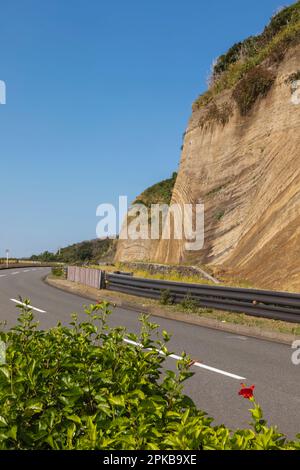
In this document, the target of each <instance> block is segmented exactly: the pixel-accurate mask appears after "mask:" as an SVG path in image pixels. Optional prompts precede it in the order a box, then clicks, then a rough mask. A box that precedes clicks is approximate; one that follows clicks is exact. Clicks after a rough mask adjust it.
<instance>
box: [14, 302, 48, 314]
mask: <svg viewBox="0 0 300 470" xmlns="http://www.w3.org/2000/svg"><path fill="white" fill-rule="evenodd" d="M10 300H11V301H12V302H15V303H16V304H18V305H22V306H23V307H28V308H31V309H32V310H35V311H36V312H39V313H47V312H46V311H45V310H41V309H40V308H36V307H33V306H32V305H26V304H24V303H23V302H20V300H16V299H10Z"/></svg>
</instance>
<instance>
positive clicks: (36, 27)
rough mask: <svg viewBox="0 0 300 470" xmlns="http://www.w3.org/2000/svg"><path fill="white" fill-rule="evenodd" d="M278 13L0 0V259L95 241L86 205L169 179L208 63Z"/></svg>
mask: <svg viewBox="0 0 300 470" xmlns="http://www.w3.org/2000/svg"><path fill="white" fill-rule="evenodd" d="M291 3H293V2H292V1H286V2H285V4H288V5H290V4H291ZM280 6H282V2H281V0H263V1H262V0H251V2H250V1H248V0H247V1H246V0H227V1H224V0H214V1H213V0H211V1H207V0H106V1H104V0H64V1H62V0H43V1H41V0H0V8H1V10H0V18H1V20H0V21H1V26H0V44H1V48H0V50H1V53H0V80H4V81H5V82H6V86H7V104H6V105H2V106H0V156H1V159H0V162H1V171H0V174H1V182H0V188H1V199H0V211H1V232H0V256H3V255H4V252H5V249H6V248H10V249H11V253H12V255H14V256H28V255H30V254H32V253H33V252H35V253H37V252H40V251H43V250H46V249H49V250H56V249H57V248H58V247H59V246H65V245H66V244H69V243H72V242H77V241H81V240H84V239H91V238H95V236H96V233H95V230H96V224H97V218H96V207H97V205H98V204H100V203H104V202H109V203H116V201H117V199H118V196H119V195H128V198H129V200H132V199H133V198H134V197H135V196H136V195H138V194H139V193H140V192H141V191H142V190H143V189H145V188H146V187H148V186H149V185H151V184H153V183H156V182H158V181H160V180H161V179H165V178H167V177H169V176H170V175H171V173H172V172H173V171H175V170H176V169H177V167H178V163H179V159H180V146H181V140H182V133H183V132H184V130H185V128H186V125H187V122H188V119H189V116H190V113H191V104H192V102H193V100H194V99H195V98H196V97H197V96H198V94H200V93H201V92H202V91H204V90H205V89H206V80H207V77H208V75H209V71H210V68H211V64H212V62H213V60H214V59H215V58H216V57H217V56H218V55H220V54H221V53H223V52H225V51H226V50H227V49H228V48H229V47H230V46H231V45H232V44H233V43H234V42H237V41H239V40H241V39H243V38H245V37H247V36H249V35H251V34H257V33H259V32H261V31H262V29H263V27H264V25H265V24H266V23H267V21H268V20H269V18H270V16H271V15H272V14H273V13H274V12H275V11H276V10H277V9H278V7H280Z"/></svg>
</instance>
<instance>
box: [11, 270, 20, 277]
mask: <svg viewBox="0 0 300 470" xmlns="http://www.w3.org/2000/svg"><path fill="white" fill-rule="evenodd" d="M16 274H20V271H16V272H14V273H10V275H11V276H15V275H16Z"/></svg>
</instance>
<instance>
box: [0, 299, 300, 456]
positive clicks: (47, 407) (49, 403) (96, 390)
mask: <svg viewBox="0 0 300 470" xmlns="http://www.w3.org/2000/svg"><path fill="white" fill-rule="evenodd" d="M24 303H25V304H27V307H22V308H21V315H20V317H19V320H18V326H16V327H14V328H12V329H11V330H9V331H8V332H6V333H4V332H2V333H1V335H0V336H1V340H2V341H3V342H5V344H6V346H7V349H6V363H5V364H2V365H0V449H2V450H8V449H17V450H23V449H24V450H25V449H33V450H48V449H54V450H62V449H66V450H69V449H76V450H80V449H91V450H92V449H93V450H94V449H96V450H97V449H101V450H135V449H146V450H156V449H158V450H160V449H161V450H173V449H175V450H197V449H200V450H207V449H208V450H214V449H220V450H230V449H234V450H239V449H240V450H244V449H245V450H265V449H299V448H300V443H299V441H296V442H290V441H288V440H287V439H286V438H285V437H284V436H283V435H282V434H280V433H279V432H278V431H277V429H276V428H269V427H268V426H267V424H266V422H265V421H264V419H263V416H262V412H261V409H260V407H259V406H258V405H256V404H255V402H254V396H253V390H254V387H250V388H247V387H246V386H243V388H242V390H241V391H240V395H241V396H242V397H244V398H245V399H247V400H250V401H251V402H253V405H254V407H253V409H252V410H251V414H252V419H253V426H252V429H246V430H238V431H236V432H231V431H230V430H229V429H227V428H226V427H224V426H215V427H213V426H212V419H210V418H208V417H207V416H206V415H205V413H203V412H202V411H200V410H198V409H197V408H196V406H195V404H194V403H193V402H192V400H191V399H190V398H188V397H187V396H185V395H184V394H183V392H182V388H183V382H184V381H185V380H186V379H188V378H189V377H190V376H191V375H193V374H192V373H191V370H190V368H191V366H192V365H193V361H191V360H190V358H188V357H187V356H186V355H184V354H183V355H182V359H181V360H180V361H178V363H177V369H178V372H177V373H175V372H174V371H169V370H164V371H162V366H163V364H164V362H165V359H166V357H167V356H168V355H169V354H170V353H169V351H168V350H167V347H166V343H167V341H168V340H169V335H168V334H167V333H166V332H163V333H162V336H163V339H162V340H153V339H152V338H153V336H156V334H157V328H158V326H157V325H154V324H151V323H149V321H148V319H147V317H143V318H142V328H141V333H140V334H139V335H133V334H131V335H130V334H126V332H125V330H124V329H123V328H113V329H111V328H109V327H108V326H107V315H108V314H109V313H110V312H109V306H108V304H106V303H103V304H98V305H92V306H90V307H89V308H87V309H86V310H85V313H86V315H87V319H86V321H84V322H81V323H80V322H78V319H77V316H76V315H73V321H72V322H71V324H70V327H64V326H61V325H58V326H57V327H55V328H52V329H50V330H47V331H43V330H38V329H37V324H36V323H35V322H34V318H33V314H32V311H31V309H30V308H29V306H28V305H29V302H28V301H24ZM127 338H128V339H129V340H131V341H133V342H135V344H136V346H135V345H132V344H128V343H126V342H125V341H124V340H125V339H127Z"/></svg>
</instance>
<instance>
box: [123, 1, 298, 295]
mask: <svg viewBox="0 0 300 470" xmlns="http://www.w3.org/2000/svg"><path fill="white" fill-rule="evenodd" d="M299 3H300V2H297V3H296V4H295V6H293V7H292V8H296V12H297V14H299V12H300V5H299ZM286 10H288V11H290V9H286ZM286 10H284V12H285V11H286ZM293 14H294V13H293ZM282 18H283V14H282V13H281V21H283V20H282ZM275 20H276V21H275ZM275 20H274V19H273V20H272V21H273V26H272V28H273V30H272V32H273V35H272V36H270V34H271V33H270V32H269V30H268V27H270V26H268V27H267V28H266V30H265V32H264V33H263V34H262V35H261V36H259V41H261V42H260V43H259V44H260V49H259V51H258V49H257V48H258V46H257V43H256V42H255V47H256V50H255V53H253V52H252V49H251V52H248V56H249V57H248V58H247V60H248V62H247V60H246V61H245V58H244V56H243V55H245V52H244V49H243V48H245V47H246V46H247V47H250V46H249V43H248V42H247V43H246V42H245V43H241V44H242V46H240V45H238V46H239V48H238V51H239V54H238V56H237V58H236V59H234V60H232V59H231V60H232V63H231V64H230V65H229V66H227V65H226V67H227V68H226V67H225V68H226V70H225V71H224V67H223V69H222V70H221V72H220V70H218V69H216V72H215V73H219V76H218V77H217V78H216V77H214V83H213V84H212V87H211V89H210V90H209V92H208V93H206V94H205V95H204V97H203V96H202V97H201V98H200V100H198V101H197V102H196V103H195V105H194V107H193V112H192V116H191V118H190V121H189V124H188V128H187V130H186V133H185V137H184V145H183V150H182V156H181V162H180V168H179V173H178V177H177V179H176V183H175V187H174V190H173V193H172V203H177V204H181V205H182V204H185V203H196V202H199V201H201V202H204V204H205V243H204V247H203V249H202V250H200V251H198V252H193V251H186V249H185V241H184V240H182V241H179V240H174V239H171V240H170V241H154V242H151V241H146V242H143V241H139V242H130V241H128V242H126V243H122V244H121V245H120V246H119V248H118V252H117V258H118V259H119V260H125V259H126V260H139V261H141V260H145V259H146V260H152V261H155V262H159V263H183V262H184V263H187V264H188V263H191V264H197V263H201V264H207V265H211V266H216V267H219V268H220V267H221V269H222V271H223V272H224V273H230V274H232V275H234V276H239V277H240V278H243V279H247V280H249V281H250V282H251V283H252V284H254V285H256V286H259V287H267V288H269V287H270V288H278V289H280V288H282V289H290V290H299V288H300V224H299V220H300V219H299V215H300V44H299V42H300V41H299V31H300V24H299V17H297V18H296V20H295V21H294V22H293V24H292V26H293V27H294V30H293V31H291V26H290V22H289V23H287V22H286V23H284V27H281V28H279V29H278V26H277V23H278V20H277V18H276V17H275ZM271 25H272V22H271ZM274 25H275V26H274ZM287 25H288V26H287ZM281 26H282V25H281ZM276 28H277V29H276ZM287 28H289V30H288V31H287ZM274 31H275V32H274ZM268 34H269V36H270V37H269V38H268ZM263 35H264V36H263ZM262 36H263V38H262V39H261V37H262ZM266 38H268V39H266ZM286 38H288V40H287V39H286ZM250 39H251V38H250ZM248 41H249V40H248ZM251 41H258V40H257V39H256V38H254V39H253V38H252V39H251ZM263 41H264V42H263ZM245 44H246V46H245ZM250 45H251V48H252V47H253V43H252V42H251V44H250ZM263 48H264V49H263ZM241 50H243V54H242V53H241ZM262 50H263V51H265V52H264V53H262V52H261V51H262ZM258 53H259V54H261V58H260V60H258V59H257V57H258ZM251 54H252V55H251ZM254 54H256V55H254ZM242 56H243V58H242ZM224 57H225V56H223V58H221V59H222V60H221V61H220V60H219V62H218V64H217V65H218V66H219V69H220V68H222V67H221V65H222V64H224V63H225V62H226V61H224V60H223V59H224ZM253 57H254V58H255V60H256V62H255V60H254V59H253V60H252V58H253ZM227 59H228V57H226V60H227ZM250 59H251V60H252V62H253V64H252V67H250V66H248V68H247V67H245V65H244V64H245V63H246V64H248V63H249V61H250ZM238 67H239V68H238ZM241 70H242V71H241ZM235 71H238V72H239V73H240V75H239V76H238V79H236V78H235V79H234V80H233V84H231V83H230V80H229V79H230V77H232V76H233V72H235ZM226 74H227V75H226ZM224 77H225V78H224ZM224 83H225V84H224ZM220 84H221V85H220Z"/></svg>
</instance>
